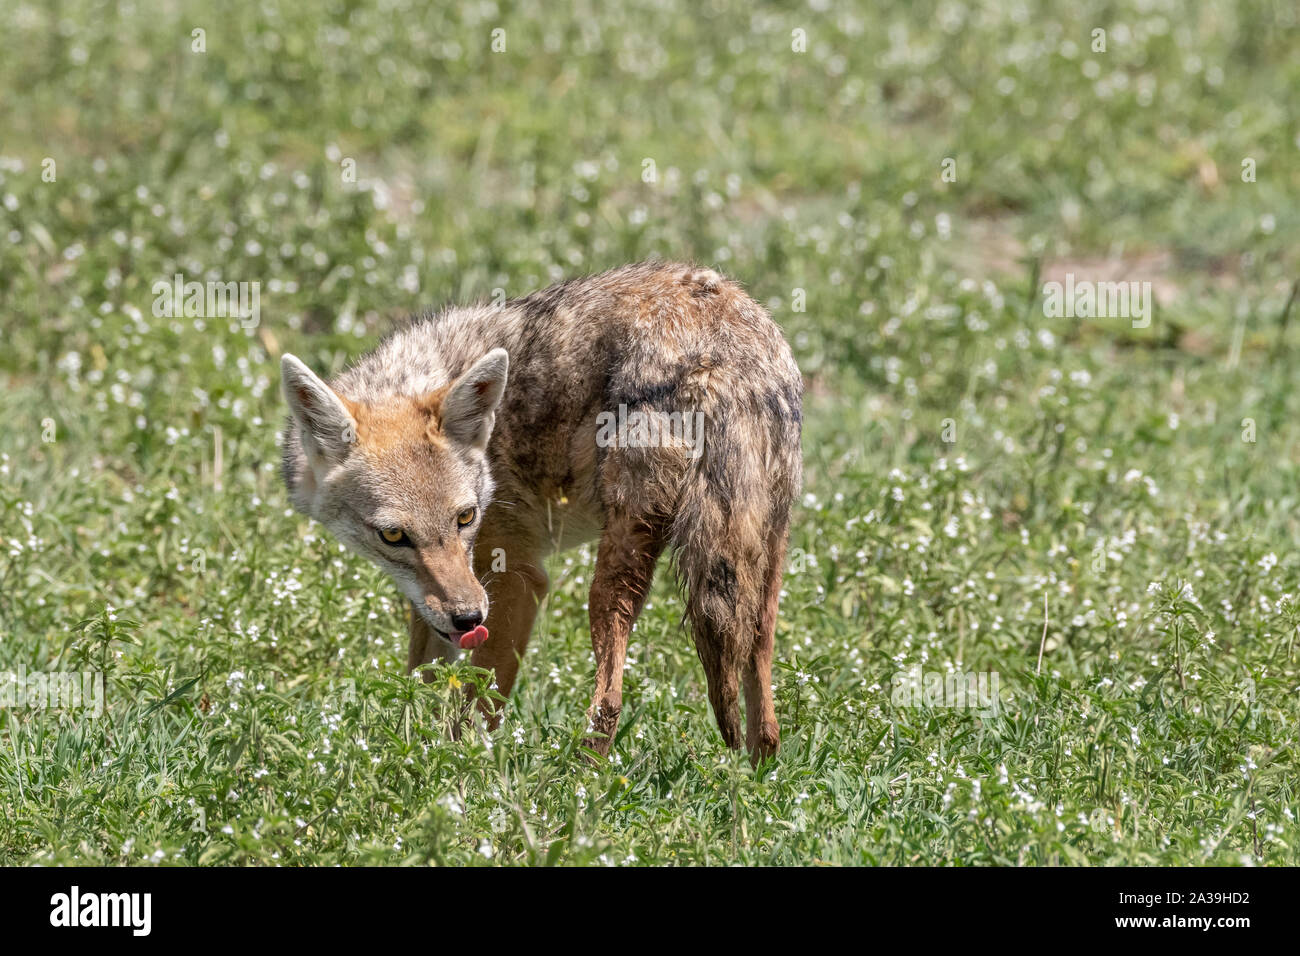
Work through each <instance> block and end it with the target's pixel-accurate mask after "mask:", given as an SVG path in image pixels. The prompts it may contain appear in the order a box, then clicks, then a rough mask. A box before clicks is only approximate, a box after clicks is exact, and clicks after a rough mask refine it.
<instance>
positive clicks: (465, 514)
mask: <svg viewBox="0 0 1300 956" xmlns="http://www.w3.org/2000/svg"><path fill="white" fill-rule="evenodd" d="M477 514H478V509H477V508H466V509H465V510H464V511H462V512H461V513H460V514H458V515H456V524H458V525H460V526H461V527H462V528H463V527H465V526H466V525H468V524H470V523H472V522H473V521H474V516H475V515H477Z"/></svg>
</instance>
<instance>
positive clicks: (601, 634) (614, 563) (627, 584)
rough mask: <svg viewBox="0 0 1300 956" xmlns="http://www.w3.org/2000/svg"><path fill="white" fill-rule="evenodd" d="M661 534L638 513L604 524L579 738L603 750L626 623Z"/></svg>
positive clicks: (612, 723)
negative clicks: (591, 660)
mask: <svg viewBox="0 0 1300 956" xmlns="http://www.w3.org/2000/svg"><path fill="white" fill-rule="evenodd" d="M663 548H664V538H663V536H662V534H660V533H659V532H658V530H657V529H656V528H655V527H653V526H652V525H650V524H648V523H647V522H646V521H644V520H643V519H639V518H631V517H628V516H619V517H615V518H613V519H611V520H610V521H608V522H607V523H606V525H605V531H604V533H603V534H602V535H601V538H600V547H599V550H598V551H597V553H596V573H595V575H593V577H592V580H591V594H590V596H589V598H588V602H587V606H588V608H589V613H590V617H591V647H592V650H593V651H594V652H595V654H596V693H595V696H594V697H592V700H591V709H590V710H589V711H587V720H588V723H590V725H591V730H592V732H593V736H592V737H589V738H588V739H587V740H586V741H584V743H585V744H586V746H588V747H590V748H591V749H592V750H594V751H596V752H597V753H599V754H600V755H601V756H608V755H609V748H610V746H612V744H613V742H614V732H615V731H616V730H617V729H618V718H619V714H620V713H621V712H622V710H623V664H624V662H625V661H626V660H627V639H628V635H629V634H630V633H631V632H632V624H633V623H634V622H635V621H636V619H637V615H638V614H640V613H641V608H642V606H643V605H644V604H645V599H646V595H647V594H648V593H649V591H650V582H651V581H652V580H653V579H654V573H655V562H656V561H657V560H658V559H659V553H660V552H661V551H663Z"/></svg>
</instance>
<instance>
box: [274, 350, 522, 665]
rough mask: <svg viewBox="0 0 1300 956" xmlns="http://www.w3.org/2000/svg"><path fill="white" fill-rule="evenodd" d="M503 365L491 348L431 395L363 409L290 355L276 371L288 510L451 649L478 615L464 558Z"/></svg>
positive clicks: (475, 589)
mask: <svg viewBox="0 0 1300 956" xmlns="http://www.w3.org/2000/svg"><path fill="white" fill-rule="evenodd" d="M507 366H508V359H507V356H506V352H505V350H504V349H494V350H493V351H491V352H489V353H487V355H485V356H483V357H482V358H481V359H479V360H478V361H477V362H475V363H474V364H473V365H472V366H471V367H470V368H469V369H468V370H467V371H466V372H465V373H464V374H462V375H461V376H460V377H459V378H457V379H456V380H455V381H453V382H451V383H450V384H449V385H446V386H444V387H443V388H440V389H438V390H436V391H433V392H430V393H428V394H424V395H419V396H410V395H387V396H385V397H383V398H370V399H367V400H364V401H362V400H357V399H353V398H349V397H347V396H345V395H342V394H340V393H339V392H336V391H335V390H334V389H332V388H330V386H328V385H327V384H325V382H323V381H321V379H320V378H318V377H317V376H316V375H315V374H313V373H312V371H311V369H309V368H307V366H306V365H304V364H303V363H302V362H300V361H299V360H298V359H297V358H295V357H294V356H292V355H285V356H284V358H283V360H282V361H281V365H280V369H281V373H282V378H283V387H284V397H285V400H286V401H287V402H288V403H289V411H290V414H291V416H292V420H291V423H290V427H289V428H288V430H287V432H286V435H285V442H284V477H285V482H286V484H288V486H289V492H290V495H291V497H292V498H293V503H294V506H295V507H297V509H298V510H299V511H301V512H303V513H304V514H307V515H310V516H311V517H313V518H315V519H316V520H317V521H319V522H321V524H323V525H325V527H327V528H329V530H330V531H332V532H333V533H334V535H335V536H336V537H337V538H338V539H339V541H341V542H342V543H343V544H344V545H346V546H347V547H348V548H350V549H351V550H352V551H354V552H356V553H357V554H361V555H364V556H365V557H367V558H369V559H370V560H371V561H374V562H375V563H376V564H378V565H379V566H380V567H381V568H383V569H384V570H385V571H387V572H388V573H389V575H391V576H392V578H393V580H394V581H395V582H396V583H397V586H398V587H399V588H401V590H402V593H404V594H405V595H406V596H407V597H408V598H409V599H410V600H411V603H412V604H413V605H414V606H415V608H416V609H417V611H418V612H419V613H420V614H422V615H423V616H424V618H425V620H426V621H428V623H429V625H430V626H431V627H433V628H434V629H435V630H437V631H438V632H439V633H440V634H441V635H442V636H443V637H444V638H446V639H447V640H448V641H449V642H452V643H453V644H454V642H455V641H456V640H457V639H458V636H459V635H460V633H461V632H463V631H469V630H472V629H473V628H474V627H476V626H477V625H478V624H479V623H480V622H481V621H482V620H483V619H484V618H485V617H486V616H487V612H488V601H487V594H486V593H485V592H484V590H483V588H482V586H480V584H479V582H478V579H477V578H476V577H475V576H474V569H473V564H472V561H471V551H472V549H473V546H474V537H475V535H476V534H477V533H478V529H479V524H480V522H481V521H482V515H483V512H484V510H485V509H486V508H487V506H488V501H489V499H490V497H491V495H492V476H491V474H490V472H489V471H488V462H487V454H486V449H487V443H488V437H489V436H490V435H491V433H492V424H493V420H494V417H495V412H496V408H497V405H498V403H500V401H501V394H502V392H503V391H504V390H505V384H506V369H507Z"/></svg>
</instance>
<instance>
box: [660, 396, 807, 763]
mask: <svg viewBox="0 0 1300 956" xmlns="http://www.w3.org/2000/svg"><path fill="white" fill-rule="evenodd" d="M747 391H748V390H747ZM800 392H801V388H800V386H799V385H798V384H791V385H789V386H788V387H786V388H784V389H780V388H777V389H774V390H772V391H770V392H767V393H764V392H762V391H761V390H759V389H757V388H755V389H754V391H752V392H749V394H744V395H740V396H737V395H735V394H734V393H733V394H732V396H730V400H729V401H726V402H719V401H717V399H716V396H715V398H714V401H712V402H710V403H709V404H710V405H712V406H713V407H711V408H710V409H709V410H708V411H707V413H706V419H705V428H704V437H703V441H702V453H701V455H700V457H698V458H697V459H695V460H694V461H693V462H692V464H691V467H690V470H689V472H688V474H687V476H686V479H685V484H684V485H683V487H682V491H681V496H680V499H679V501H678V506H677V509H676V513H675V516H674V520H673V525H672V532H671V541H672V548H673V562H674V566H675V569H676V571H677V576H678V580H679V582H680V584H681V585H682V587H683V589H684V590H685V593H686V617H687V619H688V620H689V622H690V625H691V633H692V637H693V638H694V641H695V648H696V651H697V652H698V653H699V655H700V660H701V662H703V664H704V670H705V675H706V677H707V679H708V685H709V702H710V703H711V704H712V705H713V713H714V716H715V717H716V718H717V721H718V729H719V730H721V732H722V739H723V740H724V741H725V742H726V744H727V746H728V747H733V748H734V747H739V746H740V745H741V742H742V740H743V739H744V738H743V737H742V734H741V725H740V710H739V704H738V697H739V690H740V681H741V678H742V676H743V677H744V678H745V686H746V706H747V709H748V710H749V712H750V713H749V725H750V734H749V737H750V740H749V747H750V749H751V751H754V750H755V748H756V747H757V748H758V750H757V752H761V753H762V754H763V755H765V756H766V755H770V754H771V753H773V752H775V750H776V738H777V730H776V717H775V711H774V710H773V707H772V699H771V687H770V684H771V659H772V640H773V633H774V631H775V628H776V599H777V593H778V592H779V590H780V586H781V571H782V566H783V564H784V554H785V544H786V532H787V529H788V527H789V520H790V507H791V504H792V503H793V500H794V496H795V494H796V492H797V491H798V488H799V481H800V475H801V463H800V451H799V432H800V414H801V410H800ZM751 687H753V688H754V690H753V692H752V693H751ZM757 695H762V696H761V699H755V697H756V696H757ZM755 738H757V739H755ZM756 759H757V758H756Z"/></svg>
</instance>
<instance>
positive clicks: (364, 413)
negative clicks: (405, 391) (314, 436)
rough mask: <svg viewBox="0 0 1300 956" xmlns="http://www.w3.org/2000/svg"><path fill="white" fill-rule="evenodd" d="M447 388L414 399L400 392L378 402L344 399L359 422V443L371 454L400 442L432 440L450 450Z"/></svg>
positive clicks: (417, 442) (433, 443) (435, 444)
mask: <svg viewBox="0 0 1300 956" xmlns="http://www.w3.org/2000/svg"><path fill="white" fill-rule="evenodd" d="M446 394H447V389H446V388H445V387H444V388H440V389H437V390H436V391H433V392H429V393H427V394H425V395H421V396H419V397H418V398H412V397H410V396H407V395H396V396H393V397H392V398H391V399H389V400H388V401H386V402H384V403H382V404H378V405H362V404H359V403H357V402H352V401H348V400H346V399H345V400H344V404H345V405H347V406H348V410H349V411H350V412H351V413H352V417H353V418H354V419H356V423H357V443H358V444H359V445H360V446H361V447H362V448H363V449H364V450H365V451H367V452H369V453H378V452H383V451H386V450H389V449H392V448H395V447H397V446H399V445H403V444H409V445H418V444H419V443H420V442H422V441H423V442H428V443H429V444H431V445H433V446H434V447H436V448H440V449H446V447H447V439H446V436H445V435H443V433H442V400H443V397H444V396H445V395H446Z"/></svg>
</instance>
